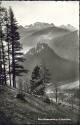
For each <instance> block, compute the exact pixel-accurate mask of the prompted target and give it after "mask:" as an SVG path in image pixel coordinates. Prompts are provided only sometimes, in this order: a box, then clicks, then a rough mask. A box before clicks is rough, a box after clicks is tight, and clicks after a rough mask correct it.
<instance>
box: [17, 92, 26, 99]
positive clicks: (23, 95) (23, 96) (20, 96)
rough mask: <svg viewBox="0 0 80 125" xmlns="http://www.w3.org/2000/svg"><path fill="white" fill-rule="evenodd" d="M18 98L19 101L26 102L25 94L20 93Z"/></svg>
mask: <svg viewBox="0 0 80 125" xmlns="http://www.w3.org/2000/svg"><path fill="white" fill-rule="evenodd" d="M16 98H19V99H21V100H25V94H23V93H18V94H17V96H16Z"/></svg>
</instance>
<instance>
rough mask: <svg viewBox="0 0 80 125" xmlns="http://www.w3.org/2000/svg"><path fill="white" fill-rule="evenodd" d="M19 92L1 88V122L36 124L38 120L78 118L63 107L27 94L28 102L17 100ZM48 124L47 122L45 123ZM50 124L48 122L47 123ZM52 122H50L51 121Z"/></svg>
mask: <svg viewBox="0 0 80 125" xmlns="http://www.w3.org/2000/svg"><path fill="white" fill-rule="evenodd" d="M16 93H17V91H16V90H13V89H10V88H8V87H2V88H1V87H0V120H4V119H7V120H10V121H13V122H14V121H15V122H16V123H20V124H24V123H26V124H27V123H36V122H39V121H37V119H38V118H70V119H74V118H75V119H74V120H76V119H77V118H76V117H77V116H76V115H75V114H73V115H72V112H71V111H69V110H68V109H67V108H66V109H65V108H64V109H63V108H62V107H61V106H57V105H56V104H55V103H54V104H47V103H44V102H43V101H42V100H41V99H40V98H38V97H35V96H33V95H32V96H31V95H29V94H26V101H21V100H18V99H16V97H15V95H16ZM44 122H46V121H44ZM47 122H48V121H47ZM49 122H50V121H49Z"/></svg>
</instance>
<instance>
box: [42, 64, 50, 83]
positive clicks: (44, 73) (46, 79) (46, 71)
mask: <svg viewBox="0 0 80 125" xmlns="http://www.w3.org/2000/svg"><path fill="white" fill-rule="evenodd" d="M40 67H41V69H42V79H43V82H44V84H47V83H50V81H51V74H50V71H49V69H48V68H47V66H46V65H45V63H42V64H41V65H40Z"/></svg>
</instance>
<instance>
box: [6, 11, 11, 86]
mask: <svg viewBox="0 0 80 125" xmlns="http://www.w3.org/2000/svg"><path fill="white" fill-rule="evenodd" d="M5 26H6V28H5V42H6V45H7V62H8V71H7V74H8V76H9V82H10V86H11V56H10V53H11V41H10V37H9V36H10V35H9V29H10V26H9V16H8V12H7V11H6V12H5Z"/></svg>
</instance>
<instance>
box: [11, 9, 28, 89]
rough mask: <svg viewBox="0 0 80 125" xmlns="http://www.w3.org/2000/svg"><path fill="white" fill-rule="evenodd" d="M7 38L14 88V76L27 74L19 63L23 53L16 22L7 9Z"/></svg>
mask: <svg viewBox="0 0 80 125" xmlns="http://www.w3.org/2000/svg"><path fill="white" fill-rule="evenodd" d="M9 19H10V22H9V38H10V41H11V47H12V51H11V57H12V65H11V68H12V81H13V87H16V76H20V75H21V73H22V72H27V71H26V70H24V68H23V66H22V64H21V63H20V62H23V61H24V59H23V53H22V51H21V50H22V46H21V44H20V42H19V40H20V36H19V32H18V25H17V22H16V19H15V18H14V13H13V11H12V9H11V8H10V9H9Z"/></svg>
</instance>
